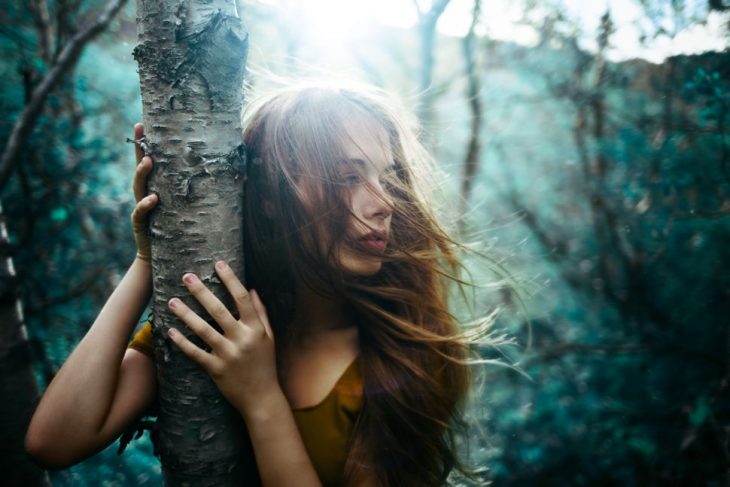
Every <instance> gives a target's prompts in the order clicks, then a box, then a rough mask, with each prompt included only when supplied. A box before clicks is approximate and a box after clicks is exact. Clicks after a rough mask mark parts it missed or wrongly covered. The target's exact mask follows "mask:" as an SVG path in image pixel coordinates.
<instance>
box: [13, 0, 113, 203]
mask: <svg viewBox="0 0 730 487" xmlns="http://www.w3.org/2000/svg"><path fill="white" fill-rule="evenodd" d="M126 2H127V0H114V1H112V2H110V3H109V4H108V5H107V7H106V9H104V11H103V12H102V13H101V15H99V17H98V18H97V19H96V21H95V22H93V23H92V24H91V25H89V26H87V27H86V28H84V29H81V30H80V31H79V32H77V33H76V34H75V35H73V36H72V37H71V39H70V40H69V41H68V42H67V43H66V44H65V46H64V47H63V49H62V50H61V51H60V53H59V55H58V58H57V59H56V61H55V63H54V64H53V66H52V67H51V69H50V70H49V71H48V72H47V73H46V75H45V76H44V77H43V79H42V80H41V82H40V83H38V85H37V86H36V87H35V89H34V90H33V95H32V96H31V98H30V101H29V103H28V104H27V105H26V106H25V109H24V110H23V111H22V113H21V114H20V116H19V117H18V119H17V120H16V122H15V125H14V126H13V130H12V131H11V132H10V137H8V140H7V143H6V144H5V149H4V151H3V154H2V157H1V158H0V192H1V191H2V190H3V188H4V187H5V185H6V184H7V182H8V179H9V178H10V175H11V174H12V171H13V167H14V165H15V164H16V162H17V160H18V157H19V155H20V151H21V149H22V147H23V144H24V143H25V139H26V137H27V136H28V134H29V133H30V131H31V129H32V128H33V126H34V125H35V121H36V119H37V118H38V116H39V115H40V113H41V110H42V109H43V106H44V105H45V101H46V98H48V94H49V93H50V92H51V90H53V88H55V87H56V85H57V84H58V82H59V81H60V80H61V78H62V77H63V75H64V74H65V73H66V72H68V71H69V69H70V68H71V67H72V66H74V65H75V64H76V61H77V60H78V58H79V55H80V54H81V51H82V49H83V48H84V46H85V45H86V44H87V43H88V42H89V41H91V40H92V39H93V38H94V37H96V36H97V35H98V34H100V33H101V32H102V31H103V30H104V29H105V28H106V26H107V25H108V24H109V22H110V21H111V19H112V18H113V17H114V16H115V15H116V14H117V12H118V11H119V10H120V9H121V8H122V7H123V6H124V4H125V3H126Z"/></svg>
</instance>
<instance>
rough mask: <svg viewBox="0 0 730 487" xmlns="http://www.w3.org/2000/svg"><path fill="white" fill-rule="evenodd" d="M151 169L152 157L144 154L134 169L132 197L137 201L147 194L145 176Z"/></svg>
mask: <svg viewBox="0 0 730 487" xmlns="http://www.w3.org/2000/svg"><path fill="white" fill-rule="evenodd" d="M150 171H152V158H151V157H149V156H145V157H143V158H142V161H140V163H139V164H138V165H137V168H136V169H135V171H134V183H133V190H134V198H135V200H137V201H139V200H141V199H142V198H144V196H145V195H146V194H147V176H148V175H149V173H150Z"/></svg>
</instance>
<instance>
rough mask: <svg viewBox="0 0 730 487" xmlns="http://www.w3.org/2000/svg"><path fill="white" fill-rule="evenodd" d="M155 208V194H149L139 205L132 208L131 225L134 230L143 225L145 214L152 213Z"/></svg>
mask: <svg viewBox="0 0 730 487" xmlns="http://www.w3.org/2000/svg"><path fill="white" fill-rule="evenodd" d="M155 206H157V195H156V194H151V195H149V196H147V197H145V198H142V199H141V200H140V201H139V203H137V205H136V206H135V207H134V211H132V225H133V226H134V227H135V228H137V227H138V226H140V225H143V224H144V222H145V219H146V218H147V214H148V213H149V212H150V211H152V209H153V208H154V207H155ZM140 228H141V227H140Z"/></svg>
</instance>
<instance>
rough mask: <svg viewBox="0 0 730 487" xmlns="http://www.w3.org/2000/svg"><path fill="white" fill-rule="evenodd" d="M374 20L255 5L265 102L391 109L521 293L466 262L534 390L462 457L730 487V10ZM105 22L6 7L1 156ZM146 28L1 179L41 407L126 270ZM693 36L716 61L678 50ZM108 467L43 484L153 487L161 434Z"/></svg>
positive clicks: (129, 20) (308, 6)
mask: <svg viewBox="0 0 730 487" xmlns="http://www.w3.org/2000/svg"><path fill="white" fill-rule="evenodd" d="M109 3H113V2H109ZM120 3H122V4H124V2H120ZM361 3H363V2H314V1H311V2H305V1H297V0H281V1H253V0H250V1H249V0H245V1H240V2H239V7H240V8H239V13H240V14H241V16H242V17H243V19H244V21H245V22H246V24H247V25H248V28H249V30H250V41H251V50H250V56H249V69H250V70H251V73H250V77H249V81H250V82H251V83H252V85H253V86H254V87H256V86H257V84H258V83H266V76H265V74H266V73H274V74H277V75H283V76H293V77H298V76H302V75H312V74H319V75H323V74H332V73H336V74H337V75H345V76H347V77H350V78H355V79H359V80H364V81H367V82H370V83H373V84H375V85H378V86H382V87H383V88H386V89H388V90H390V91H393V92H395V93H398V94H399V95H400V96H401V97H402V98H403V99H404V100H405V102H406V105H407V106H409V107H410V108H411V109H413V111H414V113H416V115H417V117H418V119H419V120H420V122H421V123H422V125H423V127H424V132H423V140H424V142H425V143H426V144H427V146H428V147H429V148H430V149H431V150H432V152H433V154H434V157H435V159H436V161H437V164H438V167H439V169H440V171H442V172H443V175H444V177H443V178H442V179H441V181H442V183H443V184H442V186H443V187H442V188H441V189H442V190H443V191H442V194H443V197H444V200H443V201H442V202H441V203H442V206H443V207H444V208H443V209H444V211H445V212H446V214H447V215H450V217H449V221H450V222H455V223H454V231H457V232H459V233H460V234H461V235H462V236H464V238H465V239H466V240H468V241H470V242H479V244H478V247H479V249H480V250H482V251H484V252H486V253H488V254H490V255H492V256H493V257H494V258H495V259H496V260H497V261H498V262H499V263H500V264H502V265H503V266H504V267H505V268H507V269H508V270H509V271H510V272H511V274H512V275H513V276H514V282H513V284H515V283H516V287H515V288H510V287H509V286H504V285H501V284H500V282H498V281H496V280H495V279H496V278H495V276H494V275H493V274H491V273H490V270H489V268H488V266H480V265H478V261H469V269H470V270H471V272H472V277H473V278H474V279H475V281H477V282H479V283H483V284H484V287H483V288H482V289H479V290H478V291H477V292H476V294H475V296H476V297H477V305H476V307H475V309H474V310H471V312H472V313H476V314H479V313H488V312H490V311H491V310H493V309H495V308H499V309H500V313H499V314H498V318H497V322H496V327H497V328H498V329H499V330H501V331H503V332H504V333H507V334H508V335H510V336H513V337H514V338H515V340H514V341H515V345H514V346H513V347H510V348H505V349H501V350H499V351H495V350H484V351H483V354H484V356H486V357H492V358H497V357H500V358H501V359H502V360H503V361H504V362H505V363H510V364H515V365H517V366H519V370H520V371H516V370H515V369H514V368H510V367H498V366H495V365H490V366H487V367H486V368H485V370H484V375H483V383H482V385H481V387H479V388H478V389H477V390H476V392H475V398H474V401H473V405H472V407H471V409H470V410H469V414H470V417H471V420H472V421H473V422H474V427H473V431H474V436H473V438H472V448H471V451H470V457H471V461H472V462H473V463H475V464H477V465H482V466H484V467H486V468H488V469H489V471H490V476H491V478H492V479H493V480H494V481H495V485H499V486H502V485H657V484H682V485H685V484H686V485H710V486H711V485H718V486H720V485H728V482H730V326H729V325H730V322H729V321H730V320H729V319H728V317H729V316H730V273H729V272H728V270H729V269H730V266H729V265H728V264H730V245H728V244H729V243H730V238H729V237H730V218H728V217H729V216H730V161H729V160H728V159H729V158H730V147H729V146H728V144H730V141H729V140H728V123H730V119H729V118H730V112H729V111H728V110H729V108H730V54H729V53H728V50H727V45H728V41H729V40H730V37H729V36H730V33H729V32H730V30H729V29H728V25H729V24H728V22H729V18H730V17H729V16H728V11H730V4H728V3H727V2H725V1H723V0H710V1H707V2H705V1H702V2H699V1H698V2H691V1H679V0H674V1H652V0H636V1H633V0H625V1H614V2H613V7H612V4H611V3H610V2H606V3H605V4H604V3H603V2H601V3H602V4H604V7H602V8H601V9H600V11H597V10H595V9H594V11H593V12H592V13H593V14H595V15H593V16H592V17H591V13H590V12H589V13H584V14H583V15H580V14H576V11H575V10H574V9H573V8H572V6H571V4H570V2H559V1H552V2H536V1H529V0H526V1H523V2H510V3H502V2H497V1H496V0H492V1H489V0H487V1H484V2H481V1H473V0H452V1H451V2H449V1H448V0H436V1H434V2H419V1H414V2H408V1H401V2H386V3H382V5H381V6H380V7H378V8H379V10H378V11H377V12H376V10H371V11H369V13H368V12H365V11H364V10H362V7H361ZM374 3H376V4H377V3H378V2H374ZM105 5H107V4H106V3H104V2H101V1H98V0H96V1H92V0H89V1H85V0H57V1H51V0H31V1H29V2H21V1H10V2H7V3H5V6H4V8H3V9H2V11H0V54H1V57H0V112H1V113H2V117H1V118H0V140H2V141H3V144H5V145H4V151H7V149H8V145H7V141H8V138H9V136H10V134H11V131H12V130H13V127H14V126H15V125H16V123H17V120H18V117H19V115H20V114H21V112H22V111H23V109H24V108H27V106H28V105H29V104H30V103H32V102H33V96H32V95H33V93H34V89H36V88H37V87H38V86H39V85H40V84H42V82H43V80H44V79H47V77H48V75H49V73H51V72H52V70H53V68H54V66H57V64H58V60H59V53H60V51H61V48H62V47H63V46H64V45H66V44H67V43H68V42H69V41H70V40H72V38H73V36H74V34H77V33H78V32H79V31H80V30H82V28H83V26H85V25H87V24H88V23H89V22H93V21H94V19H96V18H97V17H98V14H99V12H100V11H101V10H102V9H103V8H104V6H105ZM389 9H391V10H392V12H391V13H392V15H391V13H389ZM500 9H501V10H500ZM625 9H629V10H631V11H632V12H634V13H635V15H634V17H633V19H632V20H631V21H630V22H628V21H626V17H625V15H623V14H625V13H626V12H625ZM134 10H135V8H134V5H133V3H131V2H127V4H126V5H123V6H122V8H121V10H120V11H119V12H118V13H117V15H116V16H115V17H114V18H113V20H112V21H111V22H110V23H109V24H108V25H107V26H105V28H104V30H103V32H102V33H101V34H100V35H99V36H97V37H96V38H94V39H93V40H91V41H90V42H88V43H86V44H84V45H83V49H82V50H81V51H80V56H79V57H78V58H77V59H75V60H74V62H73V63H72V64H71V66H70V69H68V70H67V71H66V72H65V73H64V74H63V76H61V77H60V78H59V82H58V83H57V84H56V86H55V87H54V88H53V89H52V90H51V91H50V92H49V95H48V97H47V98H46V99H45V100H44V101H43V103H42V106H41V108H40V112H39V115H38V117H37V118H36V119H35V120H34V122H33V124H32V126H31V127H30V129H29V131H28V133H27V137H26V138H25V140H24V143H23V144H22V148H21V150H20V151H19V153H18V154H17V156H16V157H15V158H14V161H13V163H12V165H11V166H9V171H10V172H8V173H7V177H6V178H4V177H2V176H3V174H4V173H3V171H4V170H5V169H4V168H5V166H3V167H0V191H1V193H0V200H1V201H2V205H3V220H4V222H5V225H6V227H7V232H8V233H7V235H3V236H2V238H1V239H0V240H2V241H1V242H0V251H1V252H2V254H3V255H2V256H3V258H5V257H11V258H12V259H13V263H14V267H15V270H16V277H15V278H14V279H11V280H6V281H3V283H2V286H3V292H12V293H15V295H16V296H17V297H19V298H20V302H21V303H22V309H23V312H24V316H25V323H26V327H27V330H28V335H29V338H30V343H31V345H32V360H33V366H34V370H35V376H36V379H37V382H38V383H39V386H40V389H41V390H42V389H43V388H44V387H45V386H46V385H47V384H48V382H49V381H50V379H51V378H52V377H53V374H54V373H55V372H56V370H57V369H58V367H59V366H60V365H61V364H62V363H63V361H64V359H65V358H66V357H67V355H68V354H69V353H70V351H71V350H72V349H73V347H74V346H75V344H76V343H77V342H78V340H79V339H80V338H81V337H82V336H83V334H84V332H85V331H86V330H87V329H88V327H89V326H90V324H91V323H92V322H93V320H94V318H95V316H96V313H97V312H98V310H99V309H100V307H101V305H102V304H103V302H104V300H105V299H106V297H107V296H108V295H109V293H110V292H111V290H112V289H113V287H114V286H115V285H116V283H117V282H118V281H119V280H120V279H121V276H122V274H123V272H124V271H125V270H126V268H127V266H128V265H129V263H130V262H131V260H132V259H133V256H134V240H133V238H132V233H131V228H130V225H129V223H128V222H129V215H130V213H131V210H132V208H133V203H134V202H133V195H132V192H131V189H130V183H131V178H132V172H133V167H134V161H133V150H132V146H131V145H129V144H127V143H126V138H127V137H128V136H131V132H132V125H133V123H134V122H136V121H139V120H141V102H140V93H139V80H138V76H137V72H136V63H135V62H134V60H133V58H132V49H133V48H134V46H135V44H136V26H135V11H134ZM459 11H460V12H462V13H461V14H460V15H461V17H458V14H457V13H455V12H459ZM397 12H400V13H397ZM403 12H405V13H403ZM338 14H341V16H339V17H338ZM376 14H377V15H376ZM389 15H390V17H391V18H396V17H398V16H399V15H400V16H401V17H398V18H403V19H406V20H404V21H403V22H401V23H400V24H399V23H398V22H391V23H388V22H385V23H384V22H383V21H382V19H383V18H388V17H389ZM376 17H377V18H376ZM378 19H380V21H378ZM408 19H410V20H408ZM449 19H451V20H449ZM454 19H456V20H454ZM459 19H461V20H460V21H459ZM616 19H621V20H616ZM446 22H448V23H449V25H454V24H459V22H461V24H460V25H461V28H460V31H459V32H453V31H451V32H449V31H448V29H441V28H440V27H438V26H439V25H440V23H441V24H444V23H446ZM627 22H628V23H627ZM629 24H630V25H629ZM702 29H705V30H708V29H710V30H711V29H714V31H713V32H714V34H713V35H714V44H712V45H710V48H711V49H712V51H710V52H704V53H699V52H697V51H701V50H702V46H701V45H695V46H694V52H695V53H693V54H678V51H680V50H681V49H680V48H679V47H678V46H680V44H681V45H682V46H688V45H689V48H692V47H693V46H692V45H691V40H690V41H688V39H692V37H691V35H692V34H693V33H697V32H700V31H702ZM456 30H459V29H456ZM505 33H507V34H505ZM510 33H512V34H514V35H512V34H510ZM510 36H511V37H510ZM632 36H633V37H632ZM629 38H631V39H629ZM627 39H629V41H627ZM688 42H689V44H688ZM627 46H628V47H627ZM672 49H674V51H673V50H672ZM669 54H676V55H669ZM668 55H669V56H668ZM642 56H643V57H642ZM647 58H648V59H647ZM3 164H4V163H3ZM448 212H450V213H448ZM8 290H9V291H8ZM521 303H523V304H524V307H523V306H522V304H521ZM454 311H455V313H457V314H465V311H464V310H461V309H456V310H454ZM0 351H3V353H5V351H6V349H5V348H0ZM0 355H2V353H0ZM2 373H8V372H7V371H6V370H5V369H3V370H2ZM2 400H3V401H7V400H11V401H12V400H13V398H5V397H3V398H2ZM116 449H117V445H113V446H111V447H109V448H108V449H107V450H105V451H103V452H102V453H100V454H99V455H96V456H94V457H92V458H90V459H88V460H87V461H85V462H83V463H81V464H79V465H77V466H74V467H72V468H70V469H67V470H63V471H57V472H52V473H51V476H50V478H51V480H52V482H53V484H54V485H59V486H61V485H86V484H88V485H159V484H160V481H161V480H160V479H161V477H160V469H159V465H158V461H157V460H156V459H155V458H154V457H153V456H152V448H151V444H150V441H149V438H148V437H147V436H146V435H145V437H143V438H142V439H139V440H136V441H133V442H132V443H131V444H130V446H129V447H128V448H127V450H126V451H125V452H124V454H123V455H117V453H116Z"/></svg>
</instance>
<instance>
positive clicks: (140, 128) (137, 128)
mask: <svg viewBox="0 0 730 487" xmlns="http://www.w3.org/2000/svg"><path fill="white" fill-rule="evenodd" d="M143 135H144V125H142V124H141V123H135V124H134V140H139V139H141V138H142V136H143ZM134 155H135V160H136V161H137V164H139V162H140V161H141V160H142V156H143V155H144V154H143V153H142V147H140V145H139V144H138V143H135V144H134Z"/></svg>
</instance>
